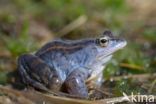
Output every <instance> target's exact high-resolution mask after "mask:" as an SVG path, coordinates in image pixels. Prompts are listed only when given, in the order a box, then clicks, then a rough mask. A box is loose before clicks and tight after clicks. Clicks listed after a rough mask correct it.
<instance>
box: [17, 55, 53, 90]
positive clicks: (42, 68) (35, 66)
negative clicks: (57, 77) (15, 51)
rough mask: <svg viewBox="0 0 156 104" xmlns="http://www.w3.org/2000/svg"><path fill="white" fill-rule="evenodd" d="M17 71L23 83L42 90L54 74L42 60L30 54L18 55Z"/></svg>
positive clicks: (45, 88)
mask: <svg viewBox="0 0 156 104" xmlns="http://www.w3.org/2000/svg"><path fill="white" fill-rule="evenodd" d="M18 71H19V74H20V76H21V79H22V81H23V83H24V84H26V85H30V86H32V87H34V88H36V89H39V90H44V91H46V90H47V86H48V85H49V83H50V81H51V79H52V77H53V75H54V73H53V72H52V71H51V69H50V68H49V66H48V65H47V64H46V63H45V62H44V61H42V60H41V59H40V58H38V57H37V56H34V55H31V54H25V55H22V56H20V57H19V59H18Z"/></svg>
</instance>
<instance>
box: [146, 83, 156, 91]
mask: <svg viewBox="0 0 156 104" xmlns="http://www.w3.org/2000/svg"><path fill="white" fill-rule="evenodd" d="M155 85H156V80H154V81H153V83H152V85H151V88H150V89H149V91H148V92H149V93H151V92H152V90H153V89H154V86H155Z"/></svg>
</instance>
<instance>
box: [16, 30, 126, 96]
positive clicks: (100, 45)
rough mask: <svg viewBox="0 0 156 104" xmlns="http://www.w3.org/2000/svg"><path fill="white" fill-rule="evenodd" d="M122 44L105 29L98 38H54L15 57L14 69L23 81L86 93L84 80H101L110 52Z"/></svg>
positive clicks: (28, 83) (34, 84)
mask: <svg viewBox="0 0 156 104" xmlns="http://www.w3.org/2000/svg"><path fill="white" fill-rule="evenodd" d="M125 45H126V41H125V40H124V39H119V38H115V37H114V36H113V35H112V33H111V32H110V31H105V32H104V33H103V35H102V36H101V37H99V38H92V39H83V40H76V41H75V40H73V41H71V40H55V41H52V42H49V43H47V44H46V45H44V46H43V47H42V48H41V49H39V50H38V51H37V52H36V53H35V54H24V55H21V56H20V57H19V59H18V71H19V74H20V76H21V79H22V81H23V83H24V84H26V85H30V86H32V87H34V88H36V89H40V90H45V89H50V90H52V91H60V90H61V89H62V88H63V89H65V90H66V92H67V93H69V94H71V95H76V96H82V97H87V96H88V89H87V86H86V83H85V81H86V80H87V79H90V78H94V77H97V80H96V82H97V83H101V80H102V71H103V69H104V67H105V65H106V62H108V61H109V60H110V59H111V57H112V54H113V53H114V52H116V51H117V50H119V49H121V48H123V47H124V46H125Z"/></svg>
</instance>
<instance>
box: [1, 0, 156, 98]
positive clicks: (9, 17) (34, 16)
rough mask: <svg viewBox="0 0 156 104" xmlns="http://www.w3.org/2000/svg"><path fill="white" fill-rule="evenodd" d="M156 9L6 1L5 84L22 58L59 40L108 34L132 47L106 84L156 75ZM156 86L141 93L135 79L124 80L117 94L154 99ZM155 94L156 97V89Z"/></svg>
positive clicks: (141, 0) (117, 59) (142, 0)
mask: <svg viewBox="0 0 156 104" xmlns="http://www.w3.org/2000/svg"><path fill="white" fill-rule="evenodd" d="M155 4H156V0H0V84H4V85H7V84H8V76H7V75H8V73H9V72H12V71H14V70H16V64H17V63H16V60H17V57H18V56H19V55H21V54H23V53H28V52H31V53H32V52H35V51H36V50H37V49H38V48H40V47H41V46H42V45H43V44H45V43H46V42H48V41H51V40H53V39H56V38H66V39H82V38H88V37H89V38H90V37H97V36H98V35H100V34H101V33H102V32H103V31H104V30H105V29H110V30H111V31H112V32H113V33H114V34H115V35H116V36H119V37H123V38H125V39H126V40H127V41H128V45H127V46H126V48H124V49H123V50H121V51H120V52H117V53H116V54H115V55H114V58H113V59H112V60H111V61H110V63H109V64H108V66H107V68H106V69H105V71H104V75H105V79H109V78H110V77H115V76H123V75H136V74H137V75H138V74H149V75H150V73H155V72H156V69H155V68H156V6H155ZM11 80H12V81H14V79H11ZM155 80H156V78H154V79H151V80H147V83H145V82H143V81H142V82H141V85H143V86H144V87H140V83H139V84H138V82H137V81H136V80H134V79H126V80H125V79H121V80H119V81H117V82H115V86H114V88H113V89H114V90H115V92H114V93H116V94H117V95H120V94H121V93H120V92H122V91H123V90H124V91H126V92H131V91H136V92H143V93H149V91H148V90H147V89H148V88H149V87H150V86H151V85H153V83H154V82H156V81H155ZM144 81H145V80H144ZM154 85H155V83H154ZM128 88H129V90H128ZM151 89H152V91H151V92H150V93H153V94H156V90H155V89H156V86H154V88H153V86H152V88H151Z"/></svg>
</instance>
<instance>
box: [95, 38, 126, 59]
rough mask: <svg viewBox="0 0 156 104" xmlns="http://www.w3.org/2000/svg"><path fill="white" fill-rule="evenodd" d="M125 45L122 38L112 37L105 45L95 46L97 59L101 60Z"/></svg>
mask: <svg viewBox="0 0 156 104" xmlns="http://www.w3.org/2000/svg"><path fill="white" fill-rule="evenodd" d="M126 45H127V42H126V41H125V40H123V39H115V40H114V39H113V40H110V43H109V44H108V46H107V47H100V48H97V51H98V55H97V60H102V59H104V58H106V57H109V56H112V54H113V53H114V52H116V51H118V50H120V49H122V48H123V47H125V46H126Z"/></svg>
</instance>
